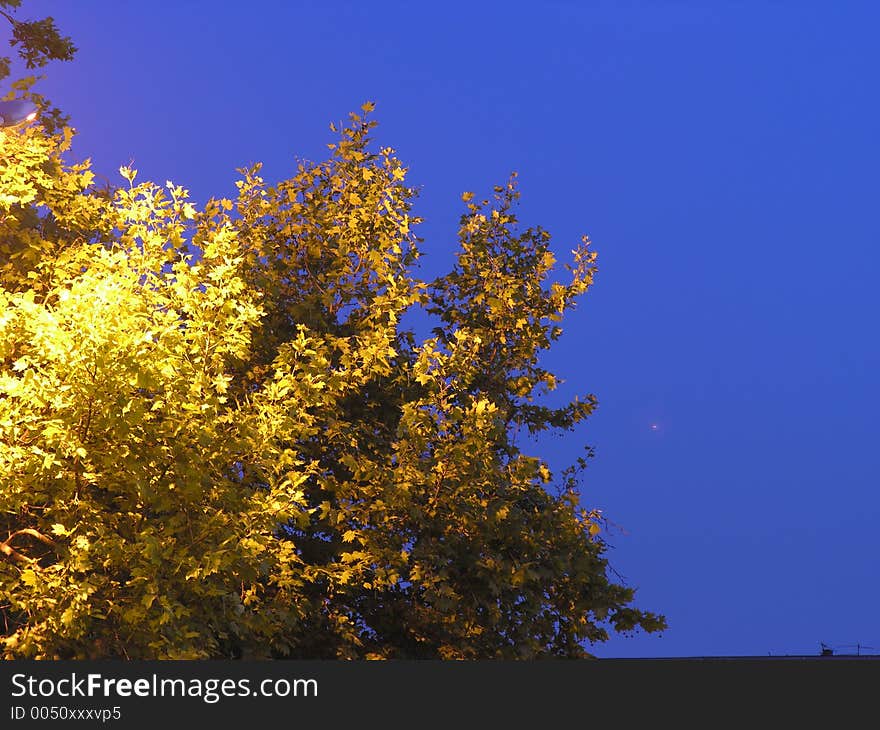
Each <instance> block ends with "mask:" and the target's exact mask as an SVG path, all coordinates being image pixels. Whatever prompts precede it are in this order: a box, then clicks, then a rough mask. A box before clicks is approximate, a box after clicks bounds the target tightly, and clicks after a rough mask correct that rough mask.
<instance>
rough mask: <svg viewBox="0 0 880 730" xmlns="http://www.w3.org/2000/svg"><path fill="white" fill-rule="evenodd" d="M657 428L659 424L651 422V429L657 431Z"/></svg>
mask: <svg viewBox="0 0 880 730" xmlns="http://www.w3.org/2000/svg"><path fill="white" fill-rule="evenodd" d="M659 428H660V425H659V424H657V423H652V424H651V430H652V431H657V430H658V429H659Z"/></svg>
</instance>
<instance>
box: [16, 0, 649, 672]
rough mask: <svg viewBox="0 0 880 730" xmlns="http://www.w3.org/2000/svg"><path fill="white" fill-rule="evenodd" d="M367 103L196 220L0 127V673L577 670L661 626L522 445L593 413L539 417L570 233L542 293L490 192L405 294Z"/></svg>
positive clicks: (180, 205) (401, 207) (568, 289)
mask: <svg viewBox="0 0 880 730" xmlns="http://www.w3.org/2000/svg"><path fill="white" fill-rule="evenodd" d="M0 4H2V3H0ZM9 5H10V3H9V2H7V3H6V6H7V7H8V6H9ZM13 5H14V4H13ZM53 27H54V26H53ZM371 111H372V105H370V104H367V105H365V106H364V107H363V114H353V115H351V119H350V123H349V124H348V126H346V127H344V128H343V129H341V130H334V131H335V132H337V134H338V139H337V140H336V142H335V143H334V144H333V145H332V146H331V153H330V156H329V159H327V160H326V161H324V162H321V163H302V164H300V166H299V168H298V170H297V172H296V174H295V175H294V176H293V177H291V178H290V179H288V180H284V181H281V182H279V183H277V184H275V185H268V184H267V183H266V182H265V181H264V180H263V179H262V178H261V177H260V169H259V166H255V167H253V168H251V169H248V170H243V171H242V179H241V180H240V182H239V183H238V187H239V194H238V199H237V200H235V201H230V200H224V199H219V200H211V201H209V202H208V203H207V204H206V206H205V207H204V209H202V210H197V209H196V207H195V206H194V205H193V204H192V203H191V202H190V201H189V200H188V194H187V191H186V190H184V189H183V188H181V187H179V186H176V185H173V184H171V183H168V184H166V185H165V186H157V185H155V184H152V183H149V182H146V183H137V182H136V172H135V171H134V170H131V169H128V168H123V169H122V170H121V173H122V175H123V177H124V178H125V179H126V181H127V182H126V184H123V185H122V186H120V188H119V189H117V190H115V191H100V190H96V189H95V188H94V187H93V186H92V175H91V172H90V171H89V166H88V163H85V164H82V165H73V166H71V165H67V164H65V162H64V161H63V159H62V156H63V153H64V152H65V151H66V150H67V149H68V147H69V144H70V131H69V130H68V129H66V128H62V129H60V130H59V131H58V133H57V134H56V133H50V131H49V130H47V129H46V128H45V127H40V126H32V127H30V128H25V129H23V130H16V131H12V132H9V133H8V134H6V135H4V136H3V138H2V140H0V144H2V147H0V156H2V169H0V537H3V536H8V537H6V538H5V539H4V540H3V542H0V642H2V643H0V648H2V651H3V654H4V655H5V656H6V657H7V658H14V657H41V658H52V657H62V658H67V657H75V658H83V657H102V658H105V657H121V658H213V657H228V656H247V657H298V658H383V657H384V658H416V657H418V658H446V659H456V658H486V657H504V658H533V657H539V656H547V655H556V656H583V655H585V654H586V649H585V648H584V647H585V646H588V644H589V643H590V642H600V641H603V640H605V639H607V637H608V631H609V630H616V631H623V632H628V631H632V630H635V629H639V628H640V629H643V630H646V631H655V630H659V629H662V628H663V627H664V626H665V623H664V620H663V618H662V617H659V616H655V615H654V614H651V613H646V612H642V611H640V610H637V609H635V608H633V607H632V606H631V603H632V599H633V592H632V590H631V589H629V588H626V587H624V586H622V585H618V584H616V583H614V582H613V581H612V580H611V579H610V578H609V576H608V565H607V563H606V560H605V557H604V549H605V544H604V542H603V540H602V537H601V533H600V530H599V525H600V523H601V516H600V515H599V514H598V513H597V512H595V511H589V510H585V509H583V508H582V507H581V506H580V504H579V497H578V494H577V491H576V483H577V476H578V470H579V468H580V467H582V466H583V462H582V461H581V464H580V465H579V467H578V468H574V469H569V470H566V471H564V472H563V473H562V474H561V475H559V476H558V477H557V478H556V479H555V480H554V477H553V475H552V474H551V473H550V471H549V468H548V465H547V464H546V463H545V462H544V461H543V460H542V459H540V458H537V457H534V456H530V455H527V454H525V453H523V452H522V451H521V450H520V449H519V448H518V447H517V445H516V439H515V434H516V433H517V432H518V431H522V430H523V429H525V430H526V431H528V432H530V433H538V432H541V431H543V430H545V429H563V430H570V429H572V428H574V427H575V426H576V425H577V424H578V423H579V422H580V421H582V420H583V419H584V418H585V417H586V416H588V415H589V413H590V412H591V410H592V408H593V406H594V400H593V399H592V397H587V398H585V399H581V400H575V401H574V402H572V403H570V404H568V405H565V406H563V407H557V408H551V407H547V406H543V405H539V396H540V395H541V394H542V393H543V392H546V391H551V390H553V389H554V388H555V387H556V385H557V382H558V381H557V379H556V378H555V376H554V375H553V374H551V373H549V372H548V371H546V370H544V369H543V368H542V367H541V365H540V362H539V355H540V353H541V352H542V351H544V350H546V349H547V348H548V347H549V346H550V345H551V344H552V342H553V341H554V340H556V339H557V338H558V337H559V335H560V333H561V329H560V327H559V324H558V322H559V321H560V320H561V318H562V316H563V314H564V313H565V312H566V311H567V310H569V309H570V308H571V307H572V306H573V305H574V303H575V300H576V298H577V297H578V296H579V295H580V294H582V293H583V292H585V291H586V290H587V288H588V287H589V285H590V283H591V278H592V275H593V272H594V258H595V257H594V254H593V253H592V252H591V251H590V250H589V249H588V245H587V243H588V242H587V241H586V240H584V242H583V243H582V244H581V245H580V246H578V247H577V248H576V250H575V251H574V259H573V263H572V264H571V265H570V266H568V267H567V268H568V280H567V283H558V282H555V281H553V280H552V278H551V275H552V272H553V266H554V263H555V261H554V256H553V254H552V253H551V251H550V248H549V235H548V234H547V233H546V232H544V231H543V230H541V229H528V230H521V229H520V228H519V227H518V225H517V221H516V218H515V214H514V207H515V202H516V198H517V190H516V187H515V181H514V180H513V179H511V181H510V182H509V183H508V184H507V185H506V186H501V187H498V188H496V190H495V195H494V198H492V199H491V200H486V201H482V202H479V203H477V202H474V201H473V199H472V196H471V195H470V194H466V195H465V196H464V202H465V212H464V214H463V215H462V218H461V225H460V231H459V237H460V246H459V251H458V257H457V262H456V264H455V266H454V268H453V270H452V271H451V272H450V273H449V274H448V275H447V276H445V277H442V278H439V279H437V280H436V281H433V282H422V281H420V280H419V279H418V277H417V276H416V274H415V272H414V265H415V262H416V259H417V257H418V255H419V250H418V244H419V239H418V238H417V237H416V236H415V234H414V228H415V227H416V226H417V224H418V222H419V221H418V218H417V217H415V216H414V215H413V214H412V203H413V199H414V191H413V190H412V189H411V188H409V187H407V185H406V170H405V168H404V167H403V166H402V165H401V163H400V161H399V160H398V159H397V158H396V157H395V154H394V151H393V150H391V149H389V148H380V149H374V148H373V145H372V144H371V141H370V138H369V135H370V133H371V130H372V128H373V126H374V122H373V121H371V120H370V118H369V113H370V112H371ZM411 308H422V309H423V310H424V311H425V312H426V313H427V314H428V315H429V316H431V317H433V319H434V321H435V324H436V325H437V326H436V328H435V329H434V331H433V336H431V337H429V338H425V339H420V338H418V337H417V336H416V335H415V333H414V332H413V331H410V330H409V329H407V328H405V327H404V326H403V325H402V324H401V320H402V318H403V316H404V313H405V312H407V311H408V310H410V309H411Z"/></svg>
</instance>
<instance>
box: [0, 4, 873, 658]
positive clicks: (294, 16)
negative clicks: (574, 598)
mask: <svg viewBox="0 0 880 730" xmlns="http://www.w3.org/2000/svg"><path fill="white" fill-rule="evenodd" d="M22 15H23V16H28V17H42V16H44V15H52V16H54V17H55V19H56V21H57V23H58V25H59V27H60V28H61V30H62V31H63V32H64V33H66V34H69V35H71V36H72V37H73V40H74V42H75V43H76V44H77V45H78V46H79V48H80V51H79V54H78V56H77V59H76V61H74V62H73V63H71V64H53V65H52V66H50V67H49V68H48V69H47V70H46V73H47V76H48V78H47V79H46V81H44V82H42V83H41V85H40V87H38V90H41V91H43V93H46V94H48V95H49V96H50V97H51V98H52V99H53V100H54V101H55V102H56V103H57V104H58V105H59V106H61V107H62V108H63V109H64V110H65V111H66V112H67V113H69V114H70V115H71V116H72V123H73V126H75V127H76V128H77V130H78V131H79V136H78V137H77V139H76V142H75V148H74V153H75V157H77V158H82V157H86V156H89V157H91V158H92V159H93V161H94V165H95V169H96V171H97V172H100V173H102V174H104V175H106V176H107V177H109V178H110V179H111V180H112V181H113V182H114V183H117V182H122V180H121V178H119V177H118V174H117V173H116V170H117V169H118V167H119V166H120V165H121V164H127V163H128V162H129V161H133V163H134V167H136V168H138V169H139V171H140V175H139V180H142V179H154V180H156V181H157V182H159V183H164V182H165V180H166V179H171V180H173V181H174V182H175V183H178V184H181V185H183V186H184V187H187V188H188V189H189V190H190V191H191V192H192V195H193V197H194V198H195V200H196V201H198V202H204V201H205V200H206V199H207V198H208V197H211V196H218V197H219V196H233V195H234V193H235V187H234V180H235V179H236V173H235V168H237V167H240V166H242V165H245V164H249V163H251V162H255V161H263V162H264V163H265V167H264V176H265V177H266V178H267V180H269V181H275V180H278V179H280V178H281V177H285V176H288V175H290V174H292V172H293V165H294V160H295V157H305V158H310V159H321V158H323V156H324V155H325V154H326V148H325V147H324V145H325V144H326V143H327V142H330V141H332V133H331V132H330V131H329V130H328V124H329V123H330V122H332V121H340V120H343V119H345V117H346V115H347V113H348V112H349V111H351V110H356V109H357V108H358V107H359V106H360V105H361V103H363V102H364V101H365V100H367V99H370V100H374V101H375V102H376V103H377V110H376V113H375V117H376V118H377V119H378V120H379V122H380V126H379V128H378V129H377V130H376V135H375V138H376V140H377V141H378V142H379V143H381V144H383V145H390V146H392V147H394V148H395V149H396V150H397V152H398V154H399V155H400V156H401V158H402V159H403V160H404V162H405V163H406V164H408V165H409V167H410V177H409V180H410V181H411V182H412V183H414V184H416V185H418V186H420V187H421V188H422V192H421V196H420V200H419V203H418V205H417V211H416V212H417V214H420V215H422V216H423V217H424V218H425V219H426V222H425V224H424V225H423V226H422V235H423V236H424V237H425V239H426V240H425V242H424V244H423V251H424V256H423V265H422V275H423V276H425V277H429V276H432V275H435V274H437V273H440V272H442V271H443V270H444V269H445V268H446V267H448V266H449V265H450V264H451V261H452V255H453V251H454V244H455V230H456V227H457V222H458V216H459V214H460V213H461V208H462V204H461V202H460V199H459V196H460V194H461V192H462V191H465V190H472V191H475V192H476V193H477V195H478V197H481V196H484V195H487V194H488V193H489V192H491V187H492V185H494V184H500V183H504V182H505V181H506V179H507V177H508V174H509V173H510V172H511V171H513V170H516V171H517V172H518V173H519V180H520V183H521V191H522V195H523V198H522V205H521V208H520V218H521V220H522V221H523V223H525V224H527V225H532V224H540V225H543V226H544V227H546V228H547V229H548V230H549V231H550V232H551V233H552V234H553V235H554V239H553V241H554V250H555V251H556V252H557V254H558V255H559V257H560V258H562V259H563V260H565V259H566V257H567V256H568V254H569V251H570V249H571V248H572V247H573V246H574V244H575V243H576V242H577V241H578V240H579V239H580V236H581V234H584V233H586V234H589V236H590V237H591V238H592V240H593V242H594V246H595V249H596V250H597V251H598V252H599V268H600V270H599V274H598V276H597V280H596V284H595V286H594V287H593V289H591V290H590V292H588V294H587V295H586V296H585V297H584V298H583V300H582V301H581V304H580V306H579V308H578V309H577V310H576V311H575V312H573V313H572V314H571V316H570V317H569V318H568V320H567V326H566V328H565V335H564V336H563V339H562V341H561V342H560V344H559V348H558V351H556V352H554V353H551V354H550V355H548V358H547V363H549V364H550V365H551V367H552V368H553V369H555V371H556V372H557V373H558V374H559V375H560V376H562V377H563V378H565V380H566V382H565V384H564V385H563V386H562V388H561V395H562V396H566V397H571V396H573V395H575V394H576V393H587V392H592V393H595V395H596V396H597V397H598V399H599V403H600V405H599V409H598V410H597V412H596V414H595V415H594V416H593V418H592V419H591V420H590V421H589V422H588V423H587V424H586V425H585V426H584V427H583V428H582V429H581V430H579V431H577V432H576V433H574V434H567V435H566V436H565V438H562V439H551V440H548V441H546V442H544V443H542V444H541V445H540V447H539V448H540V449H543V452H544V453H545V454H546V455H547V456H548V458H549V459H550V461H551V465H553V466H554V467H557V468H558V467H562V466H564V465H565V464H567V463H568V462H569V461H571V460H573V459H574V458H576V457H577V456H578V455H580V453H581V449H582V444H584V443H589V444H590V445H592V446H593V447H595V450H596V457H595V458H594V459H593V460H592V461H591V465H590V468H589V469H588V472H587V475H586V479H585V483H584V502H585V504H586V505H587V506H590V507H598V508H601V509H602V510H604V511H605V513H606V515H607V517H608V518H609V519H610V520H611V521H612V522H614V523H615V524H617V525H619V526H620V528H621V530H622V531H621V530H618V531H616V532H613V533H612V534H610V535H609V537H608V539H609V541H610V543H611V544H612V545H613V549H611V550H610V552H609V555H610V560H611V563H612V565H613V567H614V568H615V569H616V570H617V571H618V572H619V573H620V574H621V575H622V576H624V577H625V578H626V581H627V582H628V584H630V585H632V586H634V587H636V588H637V589H638V592H637V604H638V605H639V606H640V607H643V608H646V609H649V610H655V611H659V612H663V613H665V614H666V615H667V618H668V620H669V625H670V627H669V630H668V631H667V632H665V633H664V635H663V636H662V637H658V636H646V635H637V636H636V637H633V638H613V639H612V640H611V641H609V642H608V643H607V644H605V645H601V646H596V647H593V651H594V652H595V653H596V654H597V655H598V656H603V657H605V656H607V657H615V656H616V657H657V656H707V655H766V654H768V653H773V654H796V653H807V654H815V653H818V650H819V642H820V641H821V642H825V643H826V644H830V645H832V646H835V647H838V648H839V649H840V650H841V651H850V649H846V648H845V646H846V645H855V644H857V643H860V644H862V645H863V646H871V647H880V626H878V623H877V616H878V614H880V610H878V609H880V606H878V602H880V585H878V581H877V561H878V552H880V531H878V529H877V527H876V522H877V517H878V512H880V494H878V490H877V474H878V471H880V469H878V467H880V464H878V462H880V458H878V453H880V450H878V445H877V437H878V433H880V430H878V422H880V379H878V365H880V338H878V335H877V327H876V318H877V313H878V287H877V285H876V277H877V272H878V266H880V249H878V242H880V218H878V216H877V210H878V205H877V196H878V178H877V174H878V173H877V171H878V168H880V145H878V142H877V131H878V129H880V105H878V101H877V99H878V95H877V81H876V79H877V72H878V70H880V45H878V43H877V35H876V34H877V28H878V21H880V8H878V6H877V5H876V4H874V3H869V2H863V3H862V2H842V3H831V2H807V1H804V2H795V1H794V0H792V1H790V2H774V1H771V0H753V1H747V0H742V1H740V2H733V1H732V0H731V1H728V2H724V1H714V0H713V1H712V2H709V1H708V0H705V1H704V2H685V1H673V0H668V1H663V0H644V1H643V2H636V1H634V0H632V1H629V2H619V1H618V2H612V1H610V0H609V1H608V2H577V1H576V0H570V1H568V2H540V3H539V2H516V1H512V2H483V3H464V2H460V3H454V2H444V3H412V2H384V1H377V2H354V0H348V1H347V2H343V1H340V0H337V1H336V2H333V3H325V2H317V1H316V2H298V1H294V0H290V1H289V2H284V1H278V2H267V1H258V0H255V1H254V2H253V3H241V2H222V1H219V0H215V1H213V2H208V0H203V1H200V2H196V1H195V0H179V1H175V2H171V1H170V0H169V1H165V0H160V1H159V2H153V3H141V2H137V3H136V2H119V0H79V1H77V2H74V1H73V0H54V1H52V0H31V1H30V2H26V3H25V7H24V8H23V13H22ZM2 32H4V33H5V32H6V31H5V30H4V31H2ZM563 324H566V323H563ZM652 424H655V425H656V428H653V427H652ZM854 650H855V649H854V648H853V649H852V651H854Z"/></svg>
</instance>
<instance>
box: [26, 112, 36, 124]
mask: <svg viewBox="0 0 880 730" xmlns="http://www.w3.org/2000/svg"><path fill="white" fill-rule="evenodd" d="M36 118H37V113H36V112H31V113H30V114H28V115H27V116H26V117H25V118H24V120H25V121H26V122H32V121H34V119H36Z"/></svg>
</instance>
